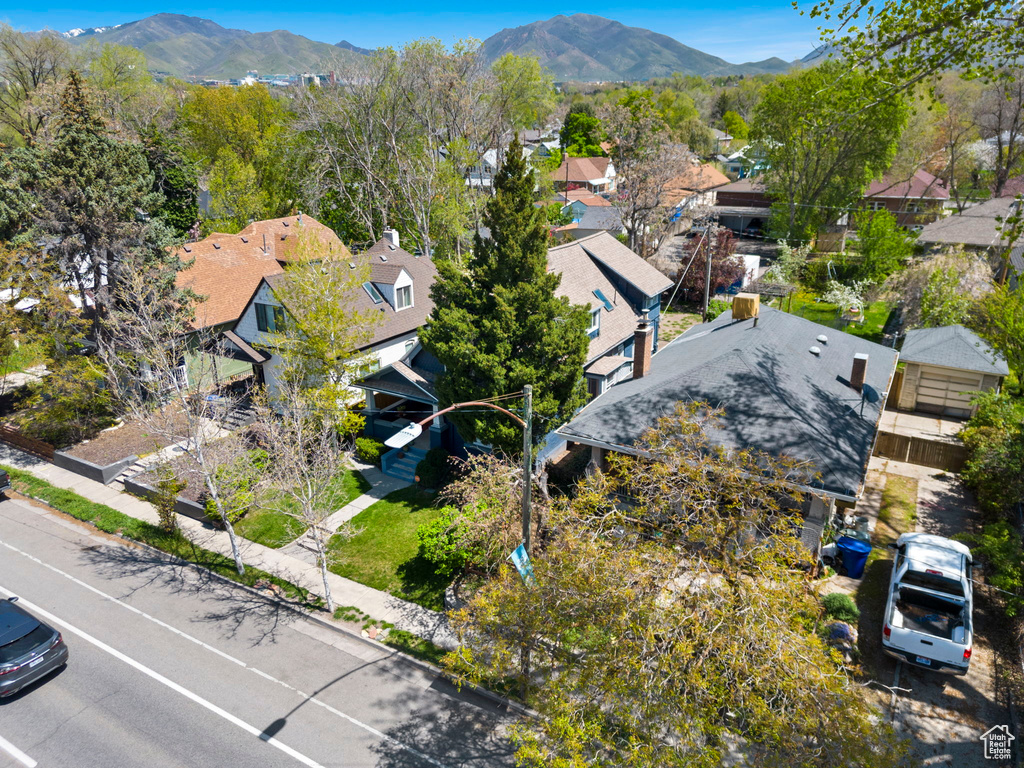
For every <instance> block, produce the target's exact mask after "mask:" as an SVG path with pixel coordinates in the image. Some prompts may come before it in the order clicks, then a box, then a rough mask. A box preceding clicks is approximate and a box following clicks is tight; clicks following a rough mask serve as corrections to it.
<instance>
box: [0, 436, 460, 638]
mask: <svg viewBox="0 0 1024 768" xmlns="http://www.w3.org/2000/svg"><path fill="white" fill-rule="evenodd" d="M0 464H4V465H7V466H10V467H17V468H18V469H23V470H25V471H27V472H30V473H32V474H33V475H35V476H36V477H39V478H42V479H43V480H46V481H47V482H49V483H51V484H52V485H55V486H57V487H58V488H64V489H67V490H69V491H74V492H75V493H77V494H78V495H80V496H84V497H85V498H87V499H89V500H90V501H93V502H96V503H98V504H106V505H107V506H108V507H113V508H114V509H116V510H118V511H119V512H123V513H124V514H126V515H130V516H131V517H134V518H137V519H139V520H145V521H146V522H148V523H153V524H154V525H155V524H157V523H158V522H159V518H158V516H157V513H156V510H155V509H154V508H153V505H152V504H150V503H149V502H146V501H142V500H141V499H137V498H135V497H134V496H131V495H129V494H126V493H121V492H119V491H117V490H116V489H114V488H111V487H108V486H106V485H103V484H102V483H98V482H96V481H95V480H89V479H88V478H85V477H82V476H80V475H76V474H75V473H74V472H70V471H68V470H66V469H61V468H60V467H56V466H54V465H53V464H50V463H48V462H45V461H42V460H40V459H37V458H35V457H34V456H30V455H29V454H27V453H23V452H22V451H19V450H17V449H16V448H13V447H11V446H9V445H7V444H5V443H0ZM357 468H358V469H359V470H360V471H361V472H363V473H364V476H367V475H369V476H368V477H367V480H369V482H370V483H371V485H373V488H372V489H371V491H369V492H368V493H366V494H363V496H360V497H359V499H356V501H354V502H352V504H355V503H356V502H360V503H363V504H365V506H363V508H364V509H365V508H366V507H367V506H369V505H370V504H372V503H373V501H376V500H377V498H379V497H378V496H375V494H380V496H384V495H386V494H387V493H390V491H389V490H387V489H388V488H390V487H391V482H390V481H394V482H396V483H399V484H400V485H398V486H396V487H402V486H403V485H405V484H404V483H402V481H401V480H395V479H394V478H386V477H385V476H384V475H383V474H381V473H380V472H379V471H377V470H376V469H375V468H373V467H367V466H366V465H359V464H357ZM374 472H376V475H379V477H377V476H376V475H375V474H374ZM374 481H377V482H376V483H375V482H374ZM392 490H394V488H392ZM367 497H368V501H366V502H361V501H360V500H362V499H364V498H367ZM352 504H349V505H347V506H346V507H344V508H343V509H342V510H340V511H339V512H337V513H336V515H341V514H342V512H345V511H346V510H348V508H349V507H351V506H352ZM354 514H356V513H355V512H353V515H354ZM332 518H333V516H332ZM178 525H179V527H180V528H181V530H182V532H183V533H184V534H185V536H187V537H188V538H189V539H190V540H192V541H193V542H195V543H196V544H198V545H199V546H201V547H203V548H205V549H208V550H210V551H212V552H217V553H219V554H222V555H225V556H227V557H231V543H230V541H229V538H228V534H227V532H226V531H218V530H216V529H214V528H213V527H211V526H207V525H204V524H203V523H201V522H199V521H198V520H193V519H191V518H188V517H182V516H180V515H179V517H178ZM339 525H341V523H339ZM236 538H237V541H238V545H239V550H240V551H241V554H242V559H243V561H244V562H245V563H246V565H249V566H253V567H255V568H259V569H261V570H264V571H266V572H268V573H272V574H274V575H275V576H279V577H281V578H283V579H287V580H288V581H290V582H292V583H293V584H297V585H299V586H301V587H303V588H305V589H308V590H309V591H310V592H312V593H313V594H316V595H320V596H321V597H322V596H323V594H324V587H323V580H322V578H321V575H320V571H319V569H318V568H317V567H316V566H315V565H312V564H310V563H308V562H305V561H304V560H302V559H300V558H299V557H296V556H295V555H294V554H289V553H288V552H286V551H284V550H280V549H271V548H270V547H264V546H263V545H261V544H256V543H255V542H252V541H249V540H247V539H243V538H241V537H240V536H239V537H236ZM327 578H328V583H329V584H330V587H331V596H332V597H333V598H334V602H335V604H336V605H339V606H353V607H355V608H358V609H359V610H360V611H362V612H363V613H364V614H366V615H368V616H370V617H372V618H374V619H377V620H378V621H386V622H389V623H391V624H393V625H395V627H396V628H398V629H402V630H405V631H407V632H412V633H413V634H415V635H418V636H419V637H423V638H426V639H427V640H430V641H431V642H433V643H434V644H435V645H438V646H441V647H442V648H447V649H454V648H456V647H457V645H458V642H457V640H456V638H455V635H454V634H453V633H452V631H451V629H450V628H449V627H448V622H447V619H446V618H445V616H444V614H443V613H440V612H438V611H432V610H429V609H427V608H423V607H422V606H419V605H416V604H415V603H410V602H407V601H405V600H401V599H399V598H397V597H393V596H391V595H389V594H387V593H386V592H381V591H379V590H376V589H371V588H370V587H367V586H364V585H362V584H359V583H357V582H355V581H351V580H349V579H344V578H342V577H341V576H337V575H335V574H333V573H329V574H328V577H327Z"/></svg>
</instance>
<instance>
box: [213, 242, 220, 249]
mask: <svg viewBox="0 0 1024 768" xmlns="http://www.w3.org/2000/svg"><path fill="white" fill-rule="evenodd" d="M213 247H214V248H216V249H217V250H218V251H219V250H220V243H214V244H213Z"/></svg>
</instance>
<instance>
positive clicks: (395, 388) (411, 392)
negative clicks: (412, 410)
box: [352, 362, 437, 405]
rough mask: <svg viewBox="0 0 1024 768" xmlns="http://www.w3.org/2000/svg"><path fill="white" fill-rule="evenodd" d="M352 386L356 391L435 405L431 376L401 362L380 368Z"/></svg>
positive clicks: (435, 398) (435, 397) (435, 396)
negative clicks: (362, 390) (371, 392)
mask: <svg viewBox="0 0 1024 768" xmlns="http://www.w3.org/2000/svg"><path fill="white" fill-rule="evenodd" d="M352 386H353V387H355V388H356V389H364V390H366V391H373V392H383V393H384V394H388V395H395V396H397V397H404V398H406V399H408V400H413V401H414V402H417V403H428V404H431V405H436V404H437V394H436V393H435V392H434V384H433V375H432V374H431V373H429V372H428V371H425V370H421V369H418V368H414V367H412V366H410V365H407V364H406V363H402V362H398V363H393V364H392V365H389V366H386V367H384V368H381V369H380V370H379V371H376V372H375V373H371V374H370V375H369V376H365V377H364V378H363V379H362V380H360V381H357V382H354V383H353V384H352Z"/></svg>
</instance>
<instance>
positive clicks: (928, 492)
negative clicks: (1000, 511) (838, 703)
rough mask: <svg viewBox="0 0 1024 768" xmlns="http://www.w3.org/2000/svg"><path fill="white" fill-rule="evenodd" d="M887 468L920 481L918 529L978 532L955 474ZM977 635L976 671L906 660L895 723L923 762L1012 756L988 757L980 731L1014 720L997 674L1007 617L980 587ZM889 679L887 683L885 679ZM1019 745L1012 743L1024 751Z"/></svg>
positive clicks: (966, 765) (988, 762)
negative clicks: (947, 671)
mask: <svg viewBox="0 0 1024 768" xmlns="http://www.w3.org/2000/svg"><path fill="white" fill-rule="evenodd" d="M887 464H888V466H887V467H886V471H888V472H889V473H891V474H905V475H908V476H912V477H916V478H917V479H918V494H917V514H918V517H917V530H918V531H925V532H927V533H934V534H938V535H940V536H952V535H953V534H956V533H960V532H967V531H972V530H974V527H975V526H976V524H977V514H978V513H977V510H976V508H975V507H974V502H973V499H972V498H971V497H970V494H969V493H967V492H966V491H964V489H963V488H962V487H961V485H960V483H959V480H958V478H957V477H956V475H952V474H948V475H947V474H943V473H941V472H938V471H937V470H934V469H929V468H926V467H917V466H914V465H911V464H903V463H899V462H887ZM974 623H975V639H974V653H973V655H972V657H971V667H970V671H969V672H968V673H967V675H966V676H964V677H955V676H952V675H941V674H938V673H934V672H929V671H927V670H922V669H917V668H914V667H911V666H909V665H907V664H901V665H900V672H899V687H900V688H901V689H907V688H909V689H910V690H909V691H904V690H901V691H900V692H899V696H898V698H897V703H896V711H895V722H896V724H897V725H898V726H899V727H900V728H902V729H903V730H905V731H906V732H907V733H908V734H909V735H910V736H911V737H912V739H913V755H914V757H915V758H916V760H917V761H919V764H920V765H922V766H951V767H952V768H983V767H984V768H994V767H995V766H1010V765H1013V762H1012V761H1000V760H992V759H987V758H986V757H985V754H984V745H983V743H982V741H981V735H982V734H983V733H985V732H986V731H988V730H989V729H990V728H992V727H994V726H1000V725H1010V726H1011V727H1012V724H1011V721H1010V714H1009V709H1008V702H1007V697H1006V696H1005V691H1004V690H1002V689H1001V686H1000V684H999V680H998V671H999V666H1000V664H1001V663H1003V661H1002V657H1001V656H1000V655H998V654H996V653H995V651H994V648H993V639H994V638H995V637H996V635H997V633H998V632H999V631H1000V629H1001V628H1002V627H1003V626H1004V623H1005V619H1004V618H1003V615H1002V613H1001V611H1000V609H999V608H998V607H997V606H994V605H992V604H991V603H990V601H989V600H988V599H986V591H985V589H984V588H976V591H975V606H974ZM887 682H888V681H887ZM1018 748H1019V745H1018V744H1017V743H1014V744H1013V749H1015V750H1016V749H1018Z"/></svg>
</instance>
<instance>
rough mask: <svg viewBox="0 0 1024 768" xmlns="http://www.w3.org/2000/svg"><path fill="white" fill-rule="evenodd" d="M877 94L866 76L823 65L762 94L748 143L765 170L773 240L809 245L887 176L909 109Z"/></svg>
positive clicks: (778, 82) (782, 80) (783, 79)
mask: <svg viewBox="0 0 1024 768" xmlns="http://www.w3.org/2000/svg"><path fill="white" fill-rule="evenodd" d="M878 88H879V86H878V85H877V84H876V83H874V82H873V81H872V80H870V79H869V78H868V77H866V76H865V75H864V74H863V73H861V72H859V71H857V70H849V69H848V68H847V67H844V66H842V65H840V64H838V63H835V62H831V61H826V62H824V63H823V64H821V65H819V66H817V67H814V68H813V69H807V70H802V71H800V72H797V73H796V74H793V75H786V76H783V77H780V78H779V79H777V80H776V81H775V82H774V83H772V84H771V85H770V86H768V88H767V89H766V90H765V94H764V98H763V99H762V100H761V102H760V104H758V106H757V110H756V111H755V114H754V120H753V128H752V130H751V133H750V139H751V143H753V144H756V145H757V147H758V150H759V152H760V154H761V155H762V156H763V158H764V161H765V164H766V166H767V169H766V171H765V174H764V183H765V187H766V190H767V192H768V195H769V197H770V198H771V199H772V200H773V203H774V204H773V222H772V227H773V229H774V230H775V234H776V235H778V236H779V237H782V238H785V239H787V240H798V241H809V240H812V239H813V238H814V236H815V235H816V234H817V231H818V229H819V228H820V227H822V226H823V225H825V224H829V223H832V222H833V221H835V220H836V219H838V218H839V217H840V216H841V215H842V214H843V213H844V212H845V211H847V210H849V209H850V208H851V207H852V206H853V204H854V203H855V202H856V201H857V200H858V199H859V198H860V197H861V195H862V194H863V192H864V188H865V187H866V186H867V185H868V183H869V182H870V181H871V180H872V179H874V178H878V177H880V176H881V175H882V174H883V173H885V172H886V170H888V168H889V163H890V162H891V161H892V158H893V156H894V154H895V152H896V146H897V141H898V140H899V137H900V133H901V131H902V130H903V125H904V123H905V122H906V120H907V114H908V111H907V107H906V105H905V104H904V103H903V102H902V101H901V100H899V99H896V98H889V99H884V100H878V99H876V98H875V97H876V95H877V91H878ZM825 91H827V92H828V94H829V97H828V98H822V97H821V94H822V93H823V92H825ZM871 102H875V103H871ZM869 104H870V106H868V105H869Z"/></svg>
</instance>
